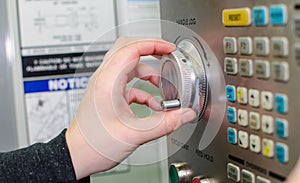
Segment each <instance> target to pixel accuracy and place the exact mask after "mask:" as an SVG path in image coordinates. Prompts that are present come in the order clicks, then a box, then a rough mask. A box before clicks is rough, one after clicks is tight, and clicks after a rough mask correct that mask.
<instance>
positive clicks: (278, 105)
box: [275, 93, 288, 113]
mask: <svg viewBox="0 0 300 183" xmlns="http://www.w3.org/2000/svg"><path fill="white" fill-rule="evenodd" d="M275 109H276V111H277V112H279V113H287V112H288V98H287V96H286V95H285V94H278V93H277V94H275Z"/></svg>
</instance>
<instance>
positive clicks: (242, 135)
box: [238, 131, 249, 149]
mask: <svg viewBox="0 0 300 183" xmlns="http://www.w3.org/2000/svg"><path fill="white" fill-rule="evenodd" d="M238 137H239V146H240V147H242V148H244V149H246V148H248V146H249V143H248V133H247V132H245V131H239V132H238Z"/></svg>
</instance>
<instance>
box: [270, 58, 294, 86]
mask: <svg viewBox="0 0 300 183" xmlns="http://www.w3.org/2000/svg"><path fill="white" fill-rule="evenodd" d="M272 71H273V72H272V76H273V79H274V80H275V81H279V82H287V81H288V80H289V78H290V73H289V65H288V63H286V62H273V63H272Z"/></svg>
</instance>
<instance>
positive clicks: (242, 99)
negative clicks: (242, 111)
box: [237, 87, 248, 104]
mask: <svg viewBox="0 0 300 183" xmlns="http://www.w3.org/2000/svg"><path fill="white" fill-rule="evenodd" d="M237 101H238V103H240V104H247V102H248V95H247V88H245V87H237Z"/></svg>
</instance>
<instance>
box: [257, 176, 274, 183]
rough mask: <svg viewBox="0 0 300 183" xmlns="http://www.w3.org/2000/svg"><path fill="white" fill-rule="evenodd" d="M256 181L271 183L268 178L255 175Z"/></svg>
mask: <svg viewBox="0 0 300 183" xmlns="http://www.w3.org/2000/svg"><path fill="white" fill-rule="evenodd" d="M256 183H271V181H270V180H268V179H266V178H263V177H260V176H257V177H256Z"/></svg>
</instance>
